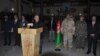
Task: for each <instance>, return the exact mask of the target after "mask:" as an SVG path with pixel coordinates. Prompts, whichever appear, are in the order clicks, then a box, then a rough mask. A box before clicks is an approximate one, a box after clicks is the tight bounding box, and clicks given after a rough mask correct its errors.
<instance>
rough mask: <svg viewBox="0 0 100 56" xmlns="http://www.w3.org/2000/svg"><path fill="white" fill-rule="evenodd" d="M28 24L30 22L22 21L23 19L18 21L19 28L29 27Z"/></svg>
mask: <svg viewBox="0 0 100 56" xmlns="http://www.w3.org/2000/svg"><path fill="white" fill-rule="evenodd" d="M27 23H28V22H27V21H26V20H24V21H22V19H21V20H19V21H18V24H19V25H18V27H26V26H27ZM23 24H24V25H23Z"/></svg>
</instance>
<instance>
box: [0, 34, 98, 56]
mask: <svg viewBox="0 0 100 56" xmlns="http://www.w3.org/2000/svg"><path fill="white" fill-rule="evenodd" d="M12 39H13V38H12ZM13 44H14V41H12V45H11V46H3V34H0V56H22V48H21V47H19V46H13ZM55 49H56V48H55V43H54V42H48V34H45V38H44V40H43V50H42V54H44V53H47V52H53V53H60V54H62V55H63V56H93V54H92V53H91V54H89V55H87V54H86V49H87V48H85V50H83V51H77V50H76V49H75V48H73V49H70V50H67V49H64V48H63V47H61V48H60V49H61V51H55ZM97 56H100V42H99V43H98V49H97Z"/></svg>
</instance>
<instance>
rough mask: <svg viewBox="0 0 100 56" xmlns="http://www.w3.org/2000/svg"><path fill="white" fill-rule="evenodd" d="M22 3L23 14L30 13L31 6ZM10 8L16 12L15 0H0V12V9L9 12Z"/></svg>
mask: <svg viewBox="0 0 100 56" xmlns="http://www.w3.org/2000/svg"><path fill="white" fill-rule="evenodd" d="M22 5H23V13H24V14H32V8H31V4H24V3H22ZM12 8H15V11H14V12H16V2H15V0H12V1H10V0H0V12H2V11H8V12H11V11H12V10H11V9H12Z"/></svg>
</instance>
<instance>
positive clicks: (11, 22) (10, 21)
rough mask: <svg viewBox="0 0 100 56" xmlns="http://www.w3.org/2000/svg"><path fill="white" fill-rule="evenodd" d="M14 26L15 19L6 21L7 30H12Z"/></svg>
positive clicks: (5, 29)
mask: <svg viewBox="0 0 100 56" xmlns="http://www.w3.org/2000/svg"><path fill="white" fill-rule="evenodd" d="M12 27H13V21H12V20H7V21H4V23H3V30H4V31H5V32H10V31H11V28H12Z"/></svg>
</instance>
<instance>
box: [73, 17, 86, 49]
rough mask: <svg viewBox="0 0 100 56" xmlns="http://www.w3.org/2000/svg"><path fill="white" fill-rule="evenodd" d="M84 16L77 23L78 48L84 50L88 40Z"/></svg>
mask: <svg viewBox="0 0 100 56" xmlns="http://www.w3.org/2000/svg"><path fill="white" fill-rule="evenodd" d="M84 19H85V18H84V16H83V15H81V16H80V19H79V20H78V21H77V22H76V24H75V27H76V30H75V37H76V39H75V40H76V45H75V46H76V48H77V50H82V49H84V47H85V39H86V38H87V23H86V22H85V21H84Z"/></svg>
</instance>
